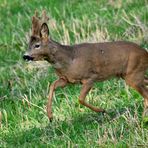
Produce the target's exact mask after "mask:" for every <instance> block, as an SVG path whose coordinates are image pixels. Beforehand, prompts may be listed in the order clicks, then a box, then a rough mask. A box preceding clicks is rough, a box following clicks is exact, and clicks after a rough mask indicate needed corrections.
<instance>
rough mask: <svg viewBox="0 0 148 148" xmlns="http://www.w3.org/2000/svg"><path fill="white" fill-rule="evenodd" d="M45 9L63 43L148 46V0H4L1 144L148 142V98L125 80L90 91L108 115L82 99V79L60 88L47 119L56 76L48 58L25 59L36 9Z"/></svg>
mask: <svg viewBox="0 0 148 148" xmlns="http://www.w3.org/2000/svg"><path fill="white" fill-rule="evenodd" d="M44 8H45V9H46V10H47V12H48V15H49V16H50V21H49V24H48V25H49V28H50V36H51V37H52V38H53V39H55V40H56V41H59V42H61V43H63V44H75V43H81V42H104V41H114V40H128V41H132V42H136V43H138V44H140V45H141V46H142V47H144V48H145V49H147V48H148V42H147V41H148V36H147V30H148V28H147V26H148V24H147V23H148V21H147V18H148V12H147V10H148V3H147V1H146V0H143V1H138V0H135V1H132V0H126V1H124V0H118V1H112V0H105V1H104V0H99V1H98V0H92V1H84V0H71V1H68V0H63V1H59V0H50V1H48V0H45V1H41V0H38V1H32V2H30V1H29V0H26V1H19V0H14V1H10V0H1V1H0V31H1V33H0V147H138V146H139V147H147V146H148V136H147V135H148V129H147V128H146V127H143V124H142V122H141V121H142V119H141V115H142V111H143V99H142V97H141V96H140V95H139V94H138V93H137V92H135V91H134V90H132V89H130V88H129V87H127V86H126V85H125V83H124V81H123V80H117V79H111V80H109V81H106V82H101V83H96V84H95V86H94V88H93V89H92V90H91V91H90V93H89V94H88V96H87V100H88V101H89V102H90V103H92V104H94V105H96V106H100V107H102V108H104V109H106V110H107V111H109V112H110V114H109V115H102V114H96V113H94V112H92V111H90V110H89V109H87V108H85V107H83V106H81V105H79V103H78V96H79V91H80V87H81V86H80V85H69V86H67V87H66V88H64V89H61V88H59V89H58V90H57V91H56V93H55V95H54V99H53V116H54V120H53V122H52V123H49V121H48V118H47V115H46V103H47V95H48V91H49V86H50V84H51V83H52V82H53V81H54V80H56V79H57V76H56V75H55V73H54V69H53V68H52V67H51V66H50V64H48V63H46V62H32V63H26V62H24V61H23V60H22V55H23V53H24V52H25V51H26V49H27V43H28V36H29V32H30V31H29V29H30V28H31V16H32V15H33V13H34V10H35V9H38V11H39V12H41V11H42V9H44Z"/></svg>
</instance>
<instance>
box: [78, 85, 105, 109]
mask: <svg viewBox="0 0 148 148" xmlns="http://www.w3.org/2000/svg"><path fill="white" fill-rule="evenodd" d="M92 85H93V83H92V82H87V83H84V84H83V85H82V89H81V92H80V96H79V103H80V104H82V105H84V106H86V107H88V108H90V109H91V110H93V111H95V112H105V110H103V109H101V108H97V107H95V106H93V105H91V104H88V103H87V102H86V101H85V99H86V95H87V93H88V92H89V90H90V89H91V88H92Z"/></svg>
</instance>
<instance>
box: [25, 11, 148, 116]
mask: <svg viewBox="0 0 148 148" xmlns="http://www.w3.org/2000/svg"><path fill="white" fill-rule="evenodd" d="M43 14H44V16H43V17H42V18H43V20H44V21H40V20H39V19H38V18H37V16H34V17H33V19H32V35H31V38H30V42H29V50H28V53H27V54H26V55H24V59H27V60H47V61H48V62H50V63H51V64H52V66H53V67H54V68H55V70H56V73H57V75H58V76H59V79H58V80H56V81H55V82H53V84H52V85H51V86H50V93H49V98H48V104H47V114H48V117H49V119H51V118H52V111H51V106H52V98H53V92H54V90H55V89H56V88H57V87H64V86H66V85H67V84H68V83H81V84H82V89H81V92H80V96H79V102H80V103H81V104H83V105H84V106H86V107H88V108H90V109H92V110H93V111H96V112H104V110H103V109H100V108H97V107H95V106H92V105H90V104H88V103H87V102H86V100H85V97H86V95H87V93H88V92H89V90H90V89H91V88H92V86H93V84H94V82H96V81H104V80H107V79H109V78H111V77H113V76H116V77H121V78H123V79H124V80H125V81H126V83H127V84H128V85H129V86H131V87H132V88H134V89H135V90H137V91H138V92H139V93H140V94H141V95H142V96H143V97H144V109H145V110H144V115H146V116H148V91H147V87H146V85H147V84H148V78H146V77H144V75H145V72H146V70H147V68H148V53H147V51H146V50H144V49H142V48H141V47H139V46H138V45H137V44H135V43H131V42H124V41H117V42H104V43H83V44H77V45H73V46H65V45H61V44H59V43H57V42H55V41H53V40H52V39H51V38H49V30H48V26H47V24H46V21H45V20H47V18H48V17H47V16H46V14H45V12H44V13H43Z"/></svg>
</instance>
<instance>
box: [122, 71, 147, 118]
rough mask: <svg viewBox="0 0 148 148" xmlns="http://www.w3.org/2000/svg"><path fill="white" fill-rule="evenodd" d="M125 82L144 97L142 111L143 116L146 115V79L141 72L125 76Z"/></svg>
mask: <svg viewBox="0 0 148 148" xmlns="http://www.w3.org/2000/svg"><path fill="white" fill-rule="evenodd" d="M125 81H126V83H127V84H128V85H129V86H131V87H132V88H134V89H135V90H137V91H138V92H139V93H140V94H141V95H142V97H143V98H144V112H143V116H146V117H148V88H147V87H146V84H147V83H146V79H145V78H144V74H143V73H139V74H138V73H136V74H133V75H130V76H128V77H126V79H125Z"/></svg>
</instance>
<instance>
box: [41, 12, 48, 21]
mask: <svg viewBox="0 0 148 148" xmlns="http://www.w3.org/2000/svg"><path fill="white" fill-rule="evenodd" d="M42 18H43V19H42V22H43V23H47V22H48V20H49V17H48V16H47V15H46V11H45V10H43V11H42Z"/></svg>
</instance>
